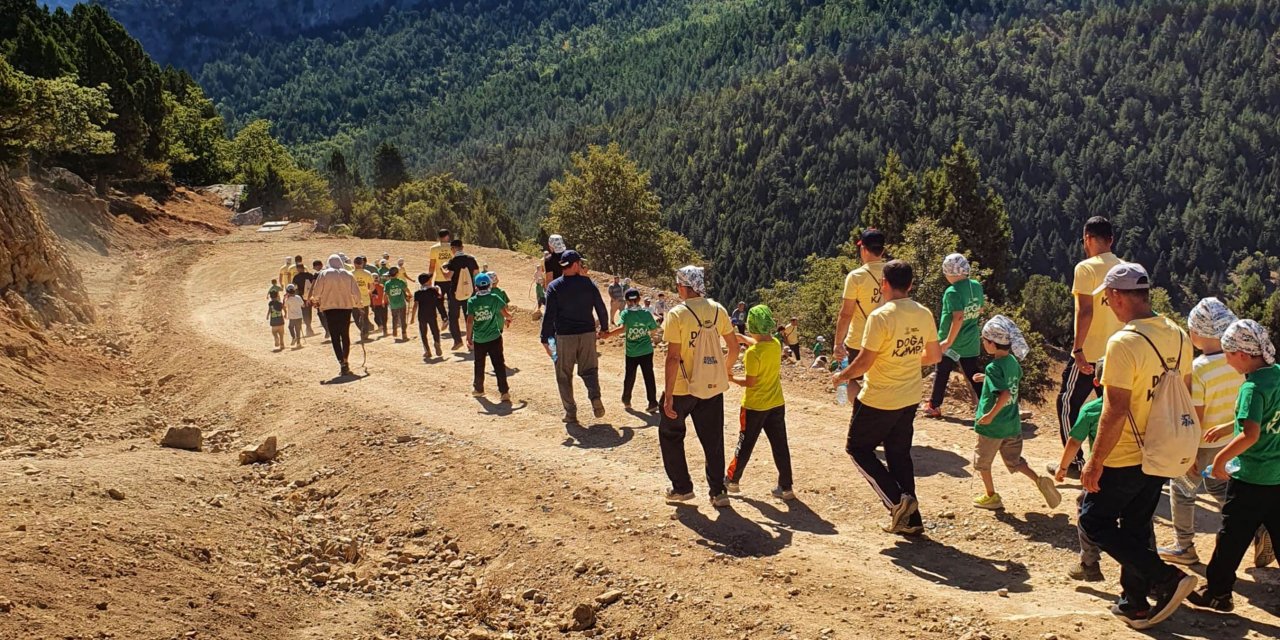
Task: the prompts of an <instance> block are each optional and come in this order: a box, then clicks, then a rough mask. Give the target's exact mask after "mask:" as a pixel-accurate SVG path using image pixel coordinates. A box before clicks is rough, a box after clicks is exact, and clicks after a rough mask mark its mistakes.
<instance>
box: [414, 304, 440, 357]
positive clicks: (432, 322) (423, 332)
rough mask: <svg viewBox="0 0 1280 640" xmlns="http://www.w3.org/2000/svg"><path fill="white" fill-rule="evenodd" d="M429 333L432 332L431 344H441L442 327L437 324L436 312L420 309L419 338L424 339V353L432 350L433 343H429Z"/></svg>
mask: <svg viewBox="0 0 1280 640" xmlns="http://www.w3.org/2000/svg"><path fill="white" fill-rule="evenodd" d="M427 331H430V332H431V342H434V343H436V344H440V325H439V324H437V322H436V310H435V309H431V308H426V307H423V308H421V309H418V337H420V338H422V350H423V351H430V350H431V342H427ZM440 355H444V354H443V353H442V354H440Z"/></svg>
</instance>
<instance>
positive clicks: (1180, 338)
mask: <svg viewBox="0 0 1280 640" xmlns="http://www.w3.org/2000/svg"><path fill="white" fill-rule="evenodd" d="M1125 331H1128V332H1129V333H1136V334H1138V335H1140V336H1142V339H1143V340H1146V341H1147V344H1149V345H1151V350H1152V351H1155V352H1156V357H1157V358H1159V359H1160V368H1161V369H1164V372H1165V373H1168V372H1170V371H1173V370H1174V369H1181V368H1182V332H1181V331H1179V332H1178V362H1177V364H1175V365H1174V366H1173V367H1169V366H1168V365H1166V364H1165V363H1164V354H1162V353H1160V350H1159V349H1157V348H1156V343H1154V342H1152V341H1151V338H1148V337H1147V334H1145V333H1143V332H1141V331H1138V330H1137V329H1125Z"/></svg>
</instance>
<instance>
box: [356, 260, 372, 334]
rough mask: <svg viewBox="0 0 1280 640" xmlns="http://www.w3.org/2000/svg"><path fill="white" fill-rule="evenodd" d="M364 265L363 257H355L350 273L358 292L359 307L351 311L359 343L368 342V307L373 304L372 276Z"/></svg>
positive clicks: (370, 327)
mask: <svg viewBox="0 0 1280 640" xmlns="http://www.w3.org/2000/svg"><path fill="white" fill-rule="evenodd" d="M365 263H366V261H365V257H364V256H356V262H355V264H356V268H355V269H354V270H352V271H351V275H353V276H355V278H356V289H358V290H359V291H360V306H359V307H358V308H356V309H353V310H352V313H353V314H354V316H353V317H354V318H355V322H356V327H358V328H359V329H360V341H361V342H367V341H368V340H369V331H370V329H372V328H373V327H372V326H371V325H370V324H369V306H370V305H372V304H373V274H372V273H369V270H368V269H365Z"/></svg>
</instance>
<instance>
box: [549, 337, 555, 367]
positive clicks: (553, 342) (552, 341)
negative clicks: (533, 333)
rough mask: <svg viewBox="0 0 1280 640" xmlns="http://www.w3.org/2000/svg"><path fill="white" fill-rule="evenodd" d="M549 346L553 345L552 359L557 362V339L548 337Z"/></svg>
mask: <svg viewBox="0 0 1280 640" xmlns="http://www.w3.org/2000/svg"><path fill="white" fill-rule="evenodd" d="M547 346H548V347H551V361H552V362H555V361H556V339H555V338H547Z"/></svg>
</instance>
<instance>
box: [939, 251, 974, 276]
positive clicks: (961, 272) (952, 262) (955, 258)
mask: <svg viewBox="0 0 1280 640" xmlns="http://www.w3.org/2000/svg"><path fill="white" fill-rule="evenodd" d="M942 274H943V275H946V276H953V277H956V276H967V275H969V259H968V258H966V257H964V256H962V255H960V254H958V253H953V254H951V255H949V256H947V257H945V258H943V259H942Z"/></svg>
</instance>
